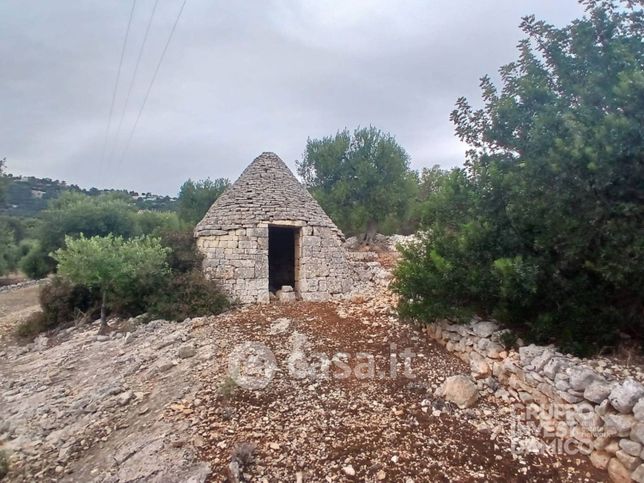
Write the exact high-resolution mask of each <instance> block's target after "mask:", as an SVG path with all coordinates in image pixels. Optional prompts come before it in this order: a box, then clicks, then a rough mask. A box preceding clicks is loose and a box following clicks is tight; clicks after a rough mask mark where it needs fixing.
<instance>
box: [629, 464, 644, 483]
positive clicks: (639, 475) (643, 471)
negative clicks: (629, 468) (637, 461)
mask: <svg viewBox="0 0 644 483" xmlns="http://www.w3.org/2000/svg"><path fill="white" fill-rule="evenodd" d="M631 478H633V480H634V481H637V483H644V464H641V465H639V466H638V467H637V469H636V470H635V471H634V472H633V474H632V475H631Z"/></svg>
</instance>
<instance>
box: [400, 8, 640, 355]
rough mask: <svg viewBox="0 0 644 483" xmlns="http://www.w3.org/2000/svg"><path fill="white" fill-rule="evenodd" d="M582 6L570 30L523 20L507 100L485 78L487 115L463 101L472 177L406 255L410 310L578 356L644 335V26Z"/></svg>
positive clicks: (636, 15) (404, 279) (452, 187)
mask: <svg viewBox="0 0 644 483" xmlns="http://www.w3.org/2000/svg"><path fill="white" fill-rule="evenodd" d="M583 3H584V4H585V5H586V7H587V12H586V15H585V16H584V17H583V18H581V19H578V20H575V21H573V22H572V23H571V24H570V25H568V26H565V27H563V28H556V27H554V26H552V25H549V24H547V23H545V22H543V21H537V20H536V19H535V18H534V17H532V16H529V17H525V18H524V19H523V22H522V24H521V28H522V30H523V31H524V32H525V34H526V35H527V38H526V39H525V40H524V41H522V42H521V43H520V45H519V58H518V60H517V61H515V62H513V63H511V64H508V65H506V66H504V67H502V68H501V69H500V74H501V86H500V88H497V87H496V86H495V85H494V84H493V83H492V81H491V80H490V78H488V77H484V78H483V79H482V81H481V88H482V94H483V101H484V105H483V107H482V108H481V109H474V108H473V107H472V106H471V105H470V104H469V103H468V101H467V100H466V99H459V100H458V102H457V106H456V109H455V111H454V112H453V113H452V120H453V121H454V123H455V125H456V132H457V134H458V135H459V137H460V138H461V139H462V140H464V141H465V142H467V143H468V144H469V145H470V146H471V149H470V151H469V152H468V156H467V162H466V172H465V173H460V174H457V173H456V172H455V173H454V174H453V175H452V176H453V178H452V179H450V180H449V182H448V183H447V184H446V185H444V186H443V187H442V188H441V189H439V190H438V192H437V193H436V194H435V195H434V196H432V199H433V200H432V201H431V204H432V205H434V206H435V207H442V208H440V209H441V210H446V211H447V213H444V214H442V215H440V216H435V217H432V216H429V217H428V223H427V224H426V228H427V230H426V233H425V235H424V237H423V240H422V242H421V243H419V244H418V245H416V246H415V247H414V248H412V249H409V250H407V251H406V252H405V259H404V261H403V263H402V265H401V266H400V269H399V271H398V289H399V291H400V292H401V294H402V295H403V303H402V304H401V309H402V310H403V312H405V313H408V314H410V315H413V316H416V317H432V316H438V315H448V314H454V313H455V312H457V311H458V310H457V309H458V307H462V306H464V305H466V306H470V307H472V308H475V309H478V310H483V311H486V312H488V313H493V314H495V315H496V316H497V317H499V318H501V319H502V320H505V321H506V322H508V323H510V324H515V325H518V326H523V327H524V328H525V330H526V331H527V332H528V334H529V335H530V336H532V337H533V338H534V339H535V340H537V341H540V342H550V341H558V342H559V343H560V344H561V345H562V346H563V347H564V348H566V349H569V350H572V351H575V352H585V351H589V350H593V349H599V348H601V347H602V346H604V345H608V344H612V343H613V342H614V341H615V336H616V334H617V332H618V331H619V330H622V331H627V332H630V333H632V334H634V335H637V334H639V335H640V336H641V334H642V333H644V324H643V320H644V272H642V269H641V267H642V266H644V221H643V220H644V159H643V156H644V155H643V153H644V150H643V149H642V146H643V127H642V126H644V122H643V121H644V70H643V69H642V66H643V65H644V47H643V44H642V38H643V36H644V31H643V25H644V16H643V14H642V9H641V8H640V7H636V6H633V5H632V4H631V3H628V2H617V1H615V2H612V1H608V2H607V1H601V2H600V1H593V0H587V1H585V2H583ZM449 213H451V214H453V215H454V217H453V218H452V219H451V220H450V219H448V218H449V216H445V214H449Z"/></svg>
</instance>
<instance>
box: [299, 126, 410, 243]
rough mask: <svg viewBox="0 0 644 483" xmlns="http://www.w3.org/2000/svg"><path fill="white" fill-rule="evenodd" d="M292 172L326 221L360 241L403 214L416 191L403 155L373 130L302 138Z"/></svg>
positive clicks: (390, 139)
mask: <svg viewBox="0 0 644 483" xmlns="http://www.w3.org/2000/svg"><path fill="white" fill-rule="evenodd" d="M297 168H298V173H299V175H300V176H301V177H302V179H303V180H304V183H305V185H306V186H307V188H309V189H310V190H311V192H312V194H313V196H315V197H316V199H317V200H318V201H319V202H320V205H322V208H324V210H325V211H326V212H327V213H328V214H329V216H331V218H333V219H334V220H335V221H336V222H337V223H338V225H340V227H341V228H342V229H343V230H344V231H346V232H347V233H358V232H361V233H364V235H363V241H365V242H369V241H371V239H372V238H373V235H374V234H375V233H376V231H377V230H378V227H379V225H380V224H381V223H382V222H383V221H385V220H386V219H387V218H388V217H389V218H391V217H398V218H400V217H402V216H403V215H404V214H405V213H407V210H408V208H409V205H410V202H411V200H412V199H413V197H414V194H415V189H416V182H415V175H414V173H413V172H412V171H411V170H410V169H409V156H408V154H407V153H406V152H405V150H404V149H403V148H402V147H401V146H400V145H399V144H398V143H397V142H396V139H395V138H394V137H393V136H392V135H390V134H388V133H384V132H382V131H380V130H378V129H376V128H375V127H368V128H358V129H356V130H355V131H354V132H353V133H350V132H349V131H348V130H347V129H345V130H343V131H339V132H338V133H336V134H335V136H329V137H325V138H322V139H308V140H307V143H306V151H305V153H304V155H303V159H302V161H299V162H298V163H297Z"/></svg>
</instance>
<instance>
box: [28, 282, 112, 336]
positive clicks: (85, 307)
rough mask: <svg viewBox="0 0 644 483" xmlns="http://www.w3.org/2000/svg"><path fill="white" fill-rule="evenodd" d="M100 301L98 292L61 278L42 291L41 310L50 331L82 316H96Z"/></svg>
mask: <svg viewBox="0 0 644 483" xmlns="http://www.w3.org/2000/svg"><path fill="white" fill-rule="evenodd" d="M99 301H100V300H99V296H98V293H97V292H96V291H92V290H90V289H89V288H87V287H84V286H82V285H74V284H72V283H71V282H69V281H67V280H65V279H64V278H62V277H59V276H56V277H53V278H52V279H51V280H49V281H48V282H47V283H46V284H45V285H43V286H42V288H41V289H40V308H41V310H42V311H43V315H44V317H45V321H46V324H47V328H48V329H51V328H53V327H57V326H59V325H61V324H66V323H68V322H71V321H73V320H75V319H77V318H78V317H79V316H80V315H82V314H88V313H89V314H95V313H96V312H97V309H98V304H99Z"/></svg>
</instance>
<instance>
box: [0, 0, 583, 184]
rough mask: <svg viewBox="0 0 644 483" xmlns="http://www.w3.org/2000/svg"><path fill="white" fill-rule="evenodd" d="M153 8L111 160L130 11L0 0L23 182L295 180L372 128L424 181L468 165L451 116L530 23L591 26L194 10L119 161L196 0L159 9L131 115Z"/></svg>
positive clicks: (534, 6)
mask: <svg viewBox="0 0 644 483" xmlns="http://www.w3.org/2000/svg"><path fill="white" fill-rule="evenodd" d="M154 1H155V0H137V2H136V7H135V10H134V17H133V21H132V28H131V32H130V37H129V42H128V44H127V50H126V52H125V60H124V63H123V68H122V74H121V83H120V86H119V91H118V95H117V98H116V104H115V109H114V114H113V121H112V129H111V136H110V138H109V142H108V144H107V150H106V152H107V156H106V160H105V162H102V152H103V146H104V140H105V131H106V127H107V123H108V114H109V110H110V103H111V99H112V92H113V88H114V82H115V79H116V75H117V69H118V65H119V57H120V54H121V47H122V44H123V39H124V36H125V30H126V26H127V21H128V17H129V14H130V9H131V6H132V2H131V0H118V1H117V0H109V1H108V0H102V1H98V0H96V1H92V0H57V1H53V0H52V1H49V0H2V1H1V2H0V109H1V112H2V122H1V123H0V158H2V157H5V156H6V158H7V164H8V168H9V171H10V172H13V173H16V174H27V175H35V176H41V177H51V178H56V179H64V180H67V181H70V182H73V183H77V184H79V185H81V186H84V187H91V186H97V187H113V188H128V189H134V190H137V191H153V192H157V193H163V194H175V193H176V192H177V190H178V187H179V186H180V184H181V183H182V182H183V181H184V180H186V179H187V178H189V177H192V178H193V179H195V178H197V179H200V178H205V177H211V178H216V177H229V178H231V179H234V178H236V177H237V176H238V175H239V173H240V172H241V170H242V169H243V168H244V167H245V165H247V164H248V163H249V162H250V161H252V159H253V158H254V157H255V156H257V155H258V154H259V153H261V152H262V151H274V152H276V153H277V154H278V155H280V156H281V157H282V159H284V161H286V162H287V164H288V165H289V166H290V167H291V168H292V169H294V167H295V160H296V159H299V157H300V156H301V154H302V152H303V151H304V147H305V144H306V139H307V137H313V138H317V137H322V136H326V135H330V134H333V133H335V132H336V131H337V130H338V129H341V128H344V127H345V126H347V127H349V128H351V129H352V128H354V127H356V126H358V125H362V126H366V125H369V124H372V125H374V126H376V127H378V128H381V129H383V130H386V131H389V132H391V133H392V134H394V135H395V136H396V138H397V139H398V141H399V142H400V144H401V145H402V146H403V147H404V148H405V149H406V150H407V151H408V152H409V154H410V155H411V158H412V166H413V167H414V168H420V167H423V166H431V165H433V164H440V165H442V166H445V167H449V166H454V165H458V164H461V163H462V161H463V153H464V149H465V148H464V146H463V145H461V143H460V142H459V141H458V139H457V138H456V137H455V135H454V129H453V126H452V124H451V123H450V121H449V113H450V112H451V110H452V108H453V106H454V103H455V101H456V99H457V97H459V96H462V95H465V96H467V97H468V98H470V99H471V100H472V101H476V100H478V99H479V97H480V96H479V90H478V83H479V78H480V77H481V76H482V75H483V74H486V73H489V74H493V73H495V72H496V70H497V69H498V67H499V66H501V65H502V64H504V63H507V62H509V61H511V60H513V59H514V58H515V57H516V48H515V46H516V43H517V41H518V40H519V39H520V38H521V37H522V35H521V32H520V30H519V28H518V25H519V23H520V18H521V16H522V15H525V14H530V13H534V14H536V15H537V17H539V18H542V19H545V20H548V21H550V22H552V23H555V24H558V25H563V24H565V23H567V22H569V21H570V20H571V19H573V18H575V17H578V16H580V14H581V13H582V10H581V8H580V6H579V5H578V4H577V3H576V1H574V0H418V1H405V0H402V1H401V0H371V1H350V0H336V1H320V0H310V1H309V0H307V1H295V0H293V1H289V0H268V1H267V0H257V1H240V2H236V1H213V0H187V4H186V7H185V10H184V11H183V15H182V16H181V18H180V21H179V24H178V26H177V29H176V32H175V35H174V37H173V39H172V42H171V43H170V45H169V48H168V51H167V54H166V57H165V60H164V62H163V64H162V65H161V68H160V71H159V75H158V77H157V79H156V82H155V84H154V85H153V88H152V91H151V94H150V97H149V100H148V102H147V105H146V107H145V110H144V111H143V114H142V116H141V119H140V122H139V125H138V128H137V130H136V132H135V134H134V137H133V138H132V143H131V145H130V147H129V149H128V151H127V152H126V154H125V157H124V158H123V162H122V163H119V158H120V153H121V151H122V149H123V146H124V144H125V140H126V138H127V137H128V135H129V133H130V132H131V129H132V124H133V123H134V121H135V119H136V116H137V113H138V111H139V109H140V106H141V103H142V101H143V98H144V95H145V91H146V89H147V86H148V84H149V82H150V79H151V78H152V75H153V72H154V69H155V66H156V63H157V62H158V59H159V56H160V55H161V51H162V49H163V45H164V43H165V41H166V39H167V37H168V34H169V32H170V29H171V27H172V24H173V22H174V20H175V18H176V15H177V13H178V11H179V8H180V6H181V3H182V1H183V0H159V4H158V8H157V10H156V13H155V16H154V19H153V23H152V27H151V29H150V36H149V39H148V42H147V45H146V49H145V50H144V52H143V56H142V62H141V64H140V67H139V72H138V75H137V81H136V83H135V84H134V88H133V90H132V95H131V98H130V103H129V106H128V108H127V110H124V106H125V97H126V94H127V90H128V89H127V88H128V85H129V83H130V79H131V78H132V74H133V71H134V66H135V61H136V58H137V55H138V50H139V48H140V45H141V43H142V40H143V37H144V32H145V28H146V24H147V21H148V18H149V16H150V13H151V12H152V8H153V5H154ZM123 112H125V116H124V118H123V124H122V130H121V134H120V139H116V131H117V126H118V124H119V121H120V119H121V115H122V113H123ZM110 153H113V154H112V156H109V154H110Z"/></svg>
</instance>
